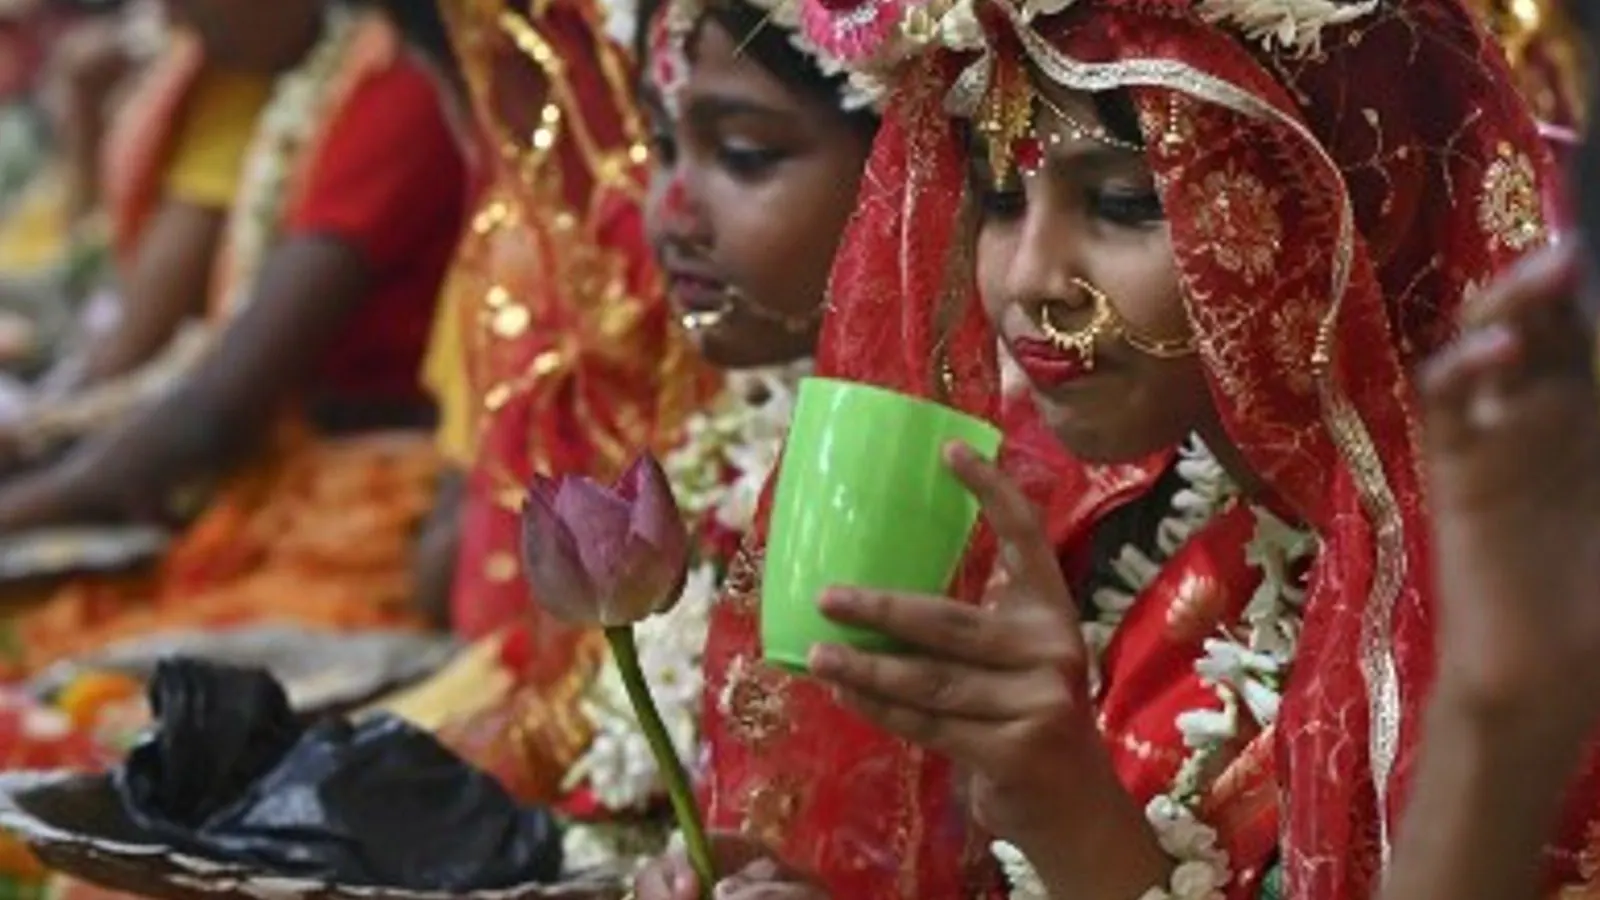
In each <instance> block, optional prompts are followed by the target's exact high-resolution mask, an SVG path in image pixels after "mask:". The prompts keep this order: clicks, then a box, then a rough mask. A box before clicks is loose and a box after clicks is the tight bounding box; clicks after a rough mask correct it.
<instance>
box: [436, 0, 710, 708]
mask: <svg viewBox="0 0 1600 900" xmlns="http://www.w3.org/2000/svg"><path fill="white" fill-rule="evenodd" d="M441 8H442V10H443V12H444V13H445V16H446V19H447V22H448V24H449V26H450V31H451V38H452V40H453V43H454V46H455V49H456V54H457V57H458V58H459V59H460V60H461V63H462V70H463V76H464V80H465V81H466V83H467V86H468V88H469V91H470V95H471V99H472V103H473V111H474V118H475V121H476V124H477V126H478V132H479V135H480V137H481V139H482V141H483V143H484V144H486V145H487V146H486V147H485V150H486V157H487V165H486V168H487V169H488V176H489V179H490V181H489V184H488V186H487V189H486V190H485V191H484V196H483V197H482V199H481V202H480V203H479V205H478V208H477V212H476V215H475V216H474V217H473V220H472V224H471V228H470V231H469V233H468V234H467V236H466V239H465V240H464V242H463V245H462V247H461V250H460V252H459V255H458V259H457V265H456V269H455V272H454V273H453V277H452V280H451V282H450V284H449V290H448V292H447V294H446V297H445V300H444V301H443V302H444V303H446V304H447V305H448V307H449V313H447V314H451V315H455V316H457V317H458V318H459V329H458V331H459V333H460V334H461V335H462V336H463V344H464V347H463V350H462V355H463V357H464V358H465V361H466V368H467V381H468V382H469V384H468V387H469V389H470V391H471V394H472V396H473V398H474V399H475V401H476V402H477V404H478V408H477V409H476V410H475V411H474V412H475V415H474V422H473V425H474V434H473V437H474V440H475V442H476V446H475V448H474V452H475V456H476V458H475V460H474V461H473V463H472V467H471V471H470V473H469V483H468V488H467V500H466V502H465V508H464V511H463V515H462V542H463V548H462V553H461V556H460V559H461V561H462V565H461V566H460V568H459V571H458V574H457V581H456V585H455V591H454V594H455V606H456V609H455V613H456V624H457V628H458V630H459V631H461V632H462V633H463V634H465V635H466V636H468V637H471V638H477V637H481V636H482V635H484V634H487V633H490V632H492V631H494V630H496V629H498V628H500V627H502V626H505V625H507V624H510V623H512V622H517V621H519V620H520V621H523V622H524V624H525V625H526V627H527V629H528V630H529V631H530V633H531V635H532V637H533V638H534V640H535V643H536V645H537V646H538V650H537V652H535V653H534V654H533V656H534V657H535V658H536V659H538V660H539V661H540V662H541V663H542V664H543V669H544V670H545V673H546V674H548V675H549V676H550V677H552V678H559V677H564V676H565V675H566V674H567V671H568V669H569V665H568V663H567V659H568V658H569V657H570V645H571V644H572V643H573V641H575V640H577V639H578V637H579V635H578V634H577V633H576V632H574V631H573V630H571V629H567V628H563V627H561V626H559V625H558V624H557V623H554V622H551V621H546V620H545V619H544V617H543V616H542V615H541V614H539V613H538V612H537V611H536V610H535V609H534V608H533V607H532V606H531V605H530V598H529V597H528V591H527V586H526V584H525V582H524V580H523V578H522V577H521V574H520V558H521V556H520V551H519V549H518V547H519V544H518V540H519V536H520V534H521V527H520V525H519V524H518V518H517V513H518V511H519V510H520V509H521V505H522V501H523V497H524V490H525V485H526V484H527V483H528V481H529V480H530V478H531V477H532V475H533V474H534V473H535V472H539V473H551V472H561V473H580V474H586V475H591V476H593V477H596V478H600V479H604V480H609V479H611V478H613V477H615V476H616V475H617V474H620V472H621V471H622V468H623V467H624V466H625V465H626V464H627V463H628V462H629V460H630V459H631V458H632V457H633V455H634V454H636V453H637V452H638V451H639V449H640V448H641V447H653V448H656V449H664V448H666V447H668V446H671V443H672V442H673V441H674V440H675V439H676V436H677V434H678V431H679V426H680V425H681V424H682V421H683V419H684V418H685V417H686V416H687V415H688V414H689V413H690V412H693V411H694V410H695V409H697V408H698V406H699V405H700V403H701V402H703V401H704V400H705V399H706V398H708V397H709V396H710V394H711V389H712V388H713V387H714V382H713V381H711V380H709V377H708V371H707V370H706V369H705V367H704V366H703V365H701V364H700V362H699V361H698V359H697V358H696V357H695V355H694V353H693V351H692V350H691V349H690V347H689V346H688V344H687V342H686V341H685V340H684V339H683V336H682V334H681V332H680V331H679V330H678V329H677V328H676V326H675V324H674V323H673V322H672V317H671V315H670V312H669V310H668V309H667V304H666V298H665V292H664V288H663V285H662V282H661V278H660V275H659V273H658V272H657V270H656V268H655V263H654V255H653V253H652V252H651V249H650V247H649V244H648V242H647V240H646V238H645V235H644V221H643V197H644V190H645V182H646V178H647V175H648V170H647V168H646V163H647V162H648V160H647V155H646V153H645V135H644V127H643V123H642V121H641V118H640V113H639V110H638V108H637V107H636V105H635V100H634V96H633V88H634V83H633V71H634V70H633V65H632V63H631V61H630V59H629V57H628V54H627V53H626V52H625V50H624V49H623V48H622V47H621V46H619V45H617V44H616V43H615V42H614V41H613V40H612V39H611V38H609V37H608V36H607V35H606V32H605V28H604V22H603V21H602V15H603V10H602V8H601V4H600V3H597V2H595V0H550V2H539V3H529V2H527V0H448V2H445V3H444V4H443V5H442V7H441ZM529 677H530V678H532V679H533V680H535V681H537V680H541V679H540V678H538V677H535V676H534V674H533V673H530V674H529Z"/></svg>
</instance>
